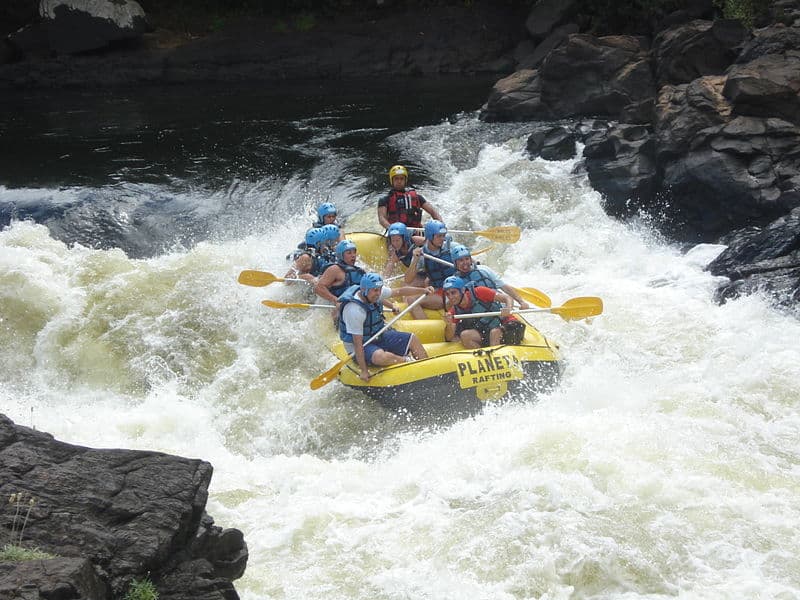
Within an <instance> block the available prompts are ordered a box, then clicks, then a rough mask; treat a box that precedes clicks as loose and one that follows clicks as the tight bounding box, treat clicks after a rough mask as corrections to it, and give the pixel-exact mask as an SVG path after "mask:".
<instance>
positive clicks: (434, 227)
mask: <svg viewBox="0 0 800 600" xmlns="http://www.w3.org/2000/svg"><path fill="white" fill-rule="evenodd" d="M438 233H447V226H446V225H445V224H444V223H442V222H441V221H437V220H436V219H431V220H430V221H428V222H427V223H425V239H426V240H432V239H433V236H435V235H436V234H438Z"/></svg>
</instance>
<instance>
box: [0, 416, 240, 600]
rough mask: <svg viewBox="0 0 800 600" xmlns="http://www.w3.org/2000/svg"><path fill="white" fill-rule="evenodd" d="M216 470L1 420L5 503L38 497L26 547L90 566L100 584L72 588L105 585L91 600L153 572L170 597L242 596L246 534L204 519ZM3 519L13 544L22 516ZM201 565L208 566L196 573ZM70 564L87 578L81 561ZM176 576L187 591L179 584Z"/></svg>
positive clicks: (0, 493) (0, 494)
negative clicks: (68, 439)
mask: <svg viewBox="0 0 800 600" xmlns="http://www.w3.org/2000/svg"><path fill="white" fill-rule="evenodd" d="M211 472H212V468H211V465H209V464H208V463H206V462H204V461H201V460H193V459H186V458H181V457H177V456H169V455H166V454H160V453H156V452H141V451H132V450H95V449H91V448H84V447H81V446H73V445H70V444H65V443H62V442H58V441H56V440H54V439H53V437H52V436H50V435H48V434H45V433H39V432H36V431H33V430H31V429H28V428H25V427H19V426H16V425H14V424H13V423H12V422H11V421H10V420H9V419H8V418H6V417H5V416H3V415H0V498H4V499H5V498H8V497H9V496H10V495H11V494H14V493H19V492H22V493H24V497H25V499H26V501H27V499H29V498H34V499H35V500H36V503H35V505H34V506H33V508H32V510H31V512H30V515H29V518H28V521H27V523H26V527H25V531H24V540H23V543H24V545H27V546H30V547H38V548H39V549H41V550H43V551H46V552H50V553H52V554H55V555H57V556H58V557H60V558H61V559H74V560H78V561H87V560H88V561H89V562H90V563H91V566H92V570H93V572H94V573H95V574H96V576H97V578H98V581H99V582H100V583H99V584H98V583H97V582H94V580H92V579H91V578H89V579H85V580H84V578H83V575H80V577H79V576H78V575H76V576H75V577H73V578H71V579H69V580H66V581H64V583H66V584H69V585H70V586H72V588H73V589H74V590H80V589H82V588H85V587H86V586H88V585H92V586H96V585H100V584H102V586H105V587H107V588H108V590H109V592H108V595H87V596H85V597H88V598H98V599H100V598H111V597H112V596H113V597H118V596H121V595H122V594H123V593H124V591H125V589H126V588H127V586H128V585H129V583H130V581H131V580H132V579H134V578H137V579H142V578H144V577H145V575H146V574H147V573H148V572H149V573H150V577H151V579H152V581H153V582H154V583H155V584H156V586H157V587H158V589H159V592H161V594H162V597H171V598H187V600H188V598H192V597H200V596H192V595H191V593H189V592H185V591H184V590H200V589H202V590H206V591H205V592H204V594H205V595H203V596H202V597H204V598H208V599H209V600H212V599H217V600H220V599H222V598H234V597H236V592H235V591H234V589H233V586H232V584H231V582H230V580H231V579H234V578H236V577H239V576H240V575H241V574H242V572H243V571H244V566H245V563H246V556H247V550H246V545H245V544H244V540H243V539H242V538H241V535H240V534H238V533H231V532H230V531H231V530H224V531H223V530H221V529H219V528H218V527H213V522H212V521H211V520H210V518H208V517H207V516H205V517H204V507H205V503H206V499H207V496H208V483H209V481H210V479H211ZM0 519H2V521H1V522H2V524H3V527H2V528H0V538H2V536H3V532H5V533H6V541H7V539H8V537H7V534H8V532H10V531H11V529H12V528H13V526H14V524H13V514H9V513H8V511H4V513H2V514H0ZM18 527H19V524H17V528H18ZM0 542H3V540H2V539H0ZM195 563H202V564H203V568H202V569H201V570H200V571H198V569H197V568H195V567H194V566H192V567H189V566H187V565H194V564H195ZM20 564H22V563H20ZM69 564H70V565H74V567H69V568H73V570H74V572H75V573H78V574H80V573H84V571H85V569H84V568H83V567H80V568H78V563H69ZM16 568H22V567H19V565H17V566H16V567H15V569H14V573H11V572H5V573H4V574H3V579H2V581H6V580H7V578H11V577H22V576H23V575H19V573H17V572H16ZM64 568H67V566H64ZM43 572H44V573H47V574H49V573H50V571H49V570H48V568H44V569H43ZM198 572H202V579H203V581H195V582H192V581H190V578H189V576H188V575H187V573H198ZM176 574H180V577H178V575H176ZM176 577H178V578H179V580H180V584H181V586H183V587H182V588H180V589H173V588H171V587H170V583H169V582H170V581H173V580H174V579H175V578H176ZM61 581H62V580H61V579H58V578H56V579H53V578H50V577H48V578H46V579H43V580H41V582H40V583H38V584H37V585H38V589H39V592H40V593H41V594H42V595H43V596H44V590H46V589H50V588H52V587H53V586H55V585H56V584H58V585H60V584H61V583H60V582H61ZM87 582H88V583H87ZM48 586H49V587H48ZM65 589H66V588H65ZM46 597H49V596H46ZM64 597H72V596H64ZM74 597H78V596H74ZM81 597H83V596H81Z"/></svg>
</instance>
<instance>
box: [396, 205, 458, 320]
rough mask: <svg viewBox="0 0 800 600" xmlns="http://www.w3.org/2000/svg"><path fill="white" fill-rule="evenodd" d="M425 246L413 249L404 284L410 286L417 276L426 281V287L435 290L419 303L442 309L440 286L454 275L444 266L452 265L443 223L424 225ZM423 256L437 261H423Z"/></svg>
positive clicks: (453, 269)
mask: <svg viewBox="0 0 800 600" xmlns="http://www.w3.org/2000/svg"><path fill="white" fill-rule="evenodd" d="M424 233H425V244H424V245H423V246H422V247H421V248H415V249H414V251H413V253H412V257H411V264H410V265H409V268H408V270H407V271H406V276H405V282H406V283H407V284H411V283H412V282H414V280H415V279H416V278H417V277H418V276H423V277H425V278H426V279H427V285H430V286H433V288H434V289H435V290H436V293H435V294H434V295H431V296H428V297H427V298H425V300H423V301H422V302H421V303H420V306H422V307H423V308H434V309H437V308H444V292H443V291H442V284H443V283H444V280H445V279H446V278H447V277H449V276H450V275H454V274H455V268H454V267H452V266H449V265H446V264H442V262H439V261H444V262H447V263H450V264H452V262H453V260H452V258H451V256H450V242H449V241H448V236H447V227H446V226H445V224H444V223H442V222H441V221H437V220H430V221H428V222H427V223H425V228H424ZM425 256H431V257H433V258H437V259H439V260H436V261H435V260H425Z"/></svg>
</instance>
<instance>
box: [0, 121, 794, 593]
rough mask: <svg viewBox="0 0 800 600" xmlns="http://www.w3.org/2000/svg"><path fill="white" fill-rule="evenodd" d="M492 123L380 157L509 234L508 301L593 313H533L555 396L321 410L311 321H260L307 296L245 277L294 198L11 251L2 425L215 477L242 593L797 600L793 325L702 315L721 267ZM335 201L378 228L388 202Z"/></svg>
mask: <svg viewBox="0 0 800 600" xmlns="http://www.w3.org/2000/svg"><path fill="white" fill-rule="evenodd" d="M481 127H483V128H486V127H488V126H486V125H483V124H479V123H478V121H477V120H476V119H475V118H474V117H473V116H466V117H463V118H461V119H459V120H458V121H457V122H455V123H443V124H440V125H435V126H430V127H422V128H418V129H414V130H412V131H408V132H406V133H403V134H400V135H397V136H395V137H394V138H393V139H392V143H393V144H395V145H396V147H397V148H398V150H399V151H400V152H402V153H403V154H404V156H406V157H407V160H408V161H409V162H414V163H416V164H423V165H425V168H426V170H427V171H428V172H429V173H432V174H434V175H435V177H434V178H435V183H434V184H433V185H430V186H427V187H425V188H421V189H420V191H421V192H422V193H423V194H424V195H425V196H426V197H427V198H428V199H429V200H431V201H432V202H434V203H435V204H436V205H437V206H438V207H439V208H440V209H441V211H442V213H443V214H444V215H446V218H447V221H448V224H449V225H450V226H451V227H452V228H458V229H480V228H487V227H491V226H495V225H505V224H517V225H519V226H520V227H522V230H523V235H522V239H521V241H520V242H519V243H518V244H516V245H513V246H498V247H497V248H496V249H495V250H493V251H492V252H491V253H490V254H489V258H488V259H487V260H486V262H487V263H488V264H490V265H492V266H494V267H495V268H496V270H498V271H499V272H501V273H503V274H504V275H505V278H506V279H507V280H508V281H509V282H511V283H514V284H516V285H520V286H533V287H536V288H537V289H540V290H543V291H545V292H546V293H548V294H549V295H550V296H551V297H552V298H553V301H554V303H555V304H559V303H561V302H563V301H564V300H567V299H569V298H571V297H575V296H583V295H597V296H600V297H602V298H603V301H604V305H605V311H604V314H603V315H601V316H599V317H596V318H594V319H593V320H592V322H591V323H586V322H566V321H563V320H561V319H559V318H558V317H557V316H554V315H537V318H536V319H535V320H534V322H535V323H536V325H537V326H538V327H539V328H540V329H541V330H542V331H543V332H544V333H545V334H546V335H547V336H548V337H550V338H552V339H553V340H555V341H557V342H558V343H559V344H560V346H561V349H562V352H563V354H564V357H565V359H566V360H567V369H566V372H565V374H564V378H563V381H562V383H561V385H560V386H559V387H558V388H557V389H556V390H555V391H553V392H552V393H550V394H549V395H545V396H542V397H540V398H539V399H538V401H536V402H520V403H512V404H508V405H505V406H500V407H491V408H489V409H488V410H486V411H485V413H484V414H482V415H479V416H477V417H475V418H470V419H466V420H462V421H459V422H456V423H455V424H451V425H447V426H446V427H439V426H437V424H435V423H407V422H406V421H404V420H403V419H399V418H396V417H393V416H392V415H390V414H388V413H387V412H385V411H384V410H383V409H381V408H380V407H378V406H377V405H376V404H375V403H374V402H372V401H370V400H368V399H366V398H364V397H362V396H360V395H359V394H356V393H354V392H351V391H349V390H347V389H346V388H344V387H342V386H341V385H340V384H339V383H338V382H334V383H332V384H330V385H328V386H326V387H324V388H322V389H321V390H319V391H316V392H312V391H311V390H310V389H309V381H310V380H311V379H312V378H313V377H315V376H316V375H318V374H319V373H321V372H322V371H324V370H325V369H326V368H328V367H329V366H331V365H332V364H333V363H334V362H335V360H334V358H333V356H332V355H331V354H330V353H329V352H328V351H327V350H326V349H324V348H321V347H320V346H319V344H318V340H317V339H316V338H315V333H314V322H315V319H316V316H315V315H314V314H311V313H310V312H303V311H298V312H287V311H276V310H272V311H271V310H270V309H267V308H265V307H264V306H262V305H261V304H260V300H261V299H263V298H274V299H281V300H286V299H287V298H297V297H299V292H298V291H297V290H287V289H286V288H284V287H282V286H281V285H280V284H273V285H272V286H269V287H267V288H261V289H256V288H252V287H245V286H241V285H238V284H237V283H236V277H237V275H238V273H239V271H241V270H242V269H248V268H256V269H261V270H264V271H270V272H273V273H276V274H279V275H283V273H284V272H285V269H286V264H285V261H284V256H285V255H286V253H287V252H288V251H289V249H290V247H292V246H293V245H294V244H296V243H297V242H298V241H300V239H301V238H302V235H303V232H304V230H305V228H306V227H307V226H308V224H309V221H310V216H309V215H310V207H311V206H312V205H313V202H314V199H313V198H310V197H304V196H303V193H304V192H303V189H304V188H303V186H301V185H295V184H294V183H292V182H290V183H288V184H286V185H285V186H284V187H283V190H282V191H283V193H284V194H285V195H286V201H285V202H283V203H282V204H281V205H280V207H279V210H278V211H277V212H276V213H275V215H274V221H273V222H270V223H258V224H257V226H254V227H253V229H252V230H251V231H250V232H249V233H248V232H247V231H246V228H245V231H243V232H242V234H241V235H237V236H231V237H229V238H227V239H225V238H224V237H220V241H216V242H212V241H209V242H202V243H200V244H197V245H196V246H194V247H192V248H191V249H189V250H186V249H180V248H179V249H175V250H174V251H172V252H170V253H166V254H161V255H159V256H156V257H154V258H148V259H142V260H133V259H131V258H129V257H127V256H126V255H125V254H124V253H123V252H121V251H119V250H95V249H90V248H87V247H82V246H74V247H68V246H66V245H64V244H63V243H61V242H59V241H55V240H54V239H53V238H52V237H51V236H50V235H49V233H48V230H47V229H46V228H45V227H44V226H39V225H33V224H31V223H26V222H15V223H13V224H12V225H11V226H10V227H9V228H7V229H5V230H3V231H2V232H0V312H1V314H0V341H1V342H2V344H1V345H0V353H1V354H0V365H2V369H0V371H2V375H1V376H0V377H2V386H0V407H2V412H3V413H5V414H7V415H8V416H9V417H10V418H12V419H13V420H15V421H16V422H17V423H19V424H21V425H27V426H33V427H35V428H37V429H39V430H43V431H47V432H50V433H52V434H53V435H54V436H55V437H56V438H58V439H61V440H64V441H67V442H71V443H77V444H82V445H88V446H95V447H125V448H137V449H150V450H158V451H164V452H169V453H174V454H179V455H183V456H189V457H199V458H203V459H205V460H208V461H209V462H211V463H212V464H213V465H214V469H215V471H214V478H213V480H212V488H211V493H210V498H209V505H208V508H207V510H208V512H209V514H211V515H212V516H213V517H214V518H215V520H216V523H217V524H218V525H220V526H222V527H237V528H240V529H241V530H243V532H244V535H245V539H246V541H247V543H248V545H249V550H250V561H249V564H248V567H247V571H246V573H245V575H244V577H243V578H242V579H241V580H239V581H237V582H236V587H237V590H238V591H239V593H240V594H241V596H242V598H243V599H245V600H266V599H287V600H288V599H291V600H303V599H308V600H311V599H315V600H316V599H322V598H324V599H326V600H345V599H347V600H355V599H358V600H376V599H384V600H401V599H414V600H418V599H431V600H464V599H471V600H478V599H480V600H523V599H525V600H528V599H537V600H567V599H570V600H577V599H593V600H595V599H597V600H599V599H645V598H646V599H657V598H673V597H679V598H692V599H695V598H698V599H731V600H733V599H736V600H738V599H741V598H748V599H751V598H760V599H765V600H766V599H782V600H791V599H797V598H800V554H798V548H800V416H798V393H797V386H798V381H800V346H798V343H797V340H798V339H800V322H798V321H797V320H796V319H795V318H793V317H791V316H787V315H785V314H782V313H780V312H778V311H776V310H774V309H773V308H771V307H770V305H769V303H768V302H767V301H766V300H765V299H763V298H761V297H757V296H753V297H747V298H743V299H739V300H735V301H732V302H729V303H727V304H725V305H722V306H719V305H717V304H715V303H714V302H713V301H712V296H713V290H714V288H715V280H714V278H713V277H711V276H710V275H708V274H707V273H704V272H703V266H704V265H705V264H706V263H707V262H708V261H709V260H711V258H713V257H714V256H715V255H716V254H717V253H718V252H719V251H720V250H721V247H717V246H699V247H696V248H694V249H691V250H689V251H688V252H685V251H682V250H681V249H679V248H678V247H676V246H673V245H670V244H669V243H666V242H665V241H664V240H663V239H661V238H660V237H659V236H658V235H657V234H655V233H654V230H653V229H652V228H651V227H650V226H649V225H648V224H647V222H645V221H636V222H631V223H622V222H619V221H616V220H614V219H611V218H609V217H608V216H606V215H605V214H604V212H603V210H602V207H601V201H600V197H599V195H598V194H597V193H595V192H593V191H592V190H591V188H590V186H589V184H588V182H587V179H586V177H585V175H584V174H582V172H580V170H578V171H577V172H576V171H575V166H576V164H578V163H577V161H566V162H554V163H549V162H545V161H541V160H535V161H530V160H528V159H527V158H526V157H525V156H524V145H525V136H521V137H514V136H506V137H508V138H509V139H497V140H494V141H492V142H485V141H484V142H483V143H480V144H478V143H474V142H470V141H469V140H472V139H473V138H472V137H470V136H469V135H467V134H468V133H469V132H470V131H471V130H474V129H479V128H481ZM507 131H511V130H507ZM498 137H502V136H498ZM319 171H320V181H322V180H323V178H324V177H325V169H324V168H322V167H321V168H320V169H319ZM412 177H413V174H412ZM320 185H321V184H320ZM0 191H1V190H0ZM260 191H262V188H260V187H259V186H258V184H255V185H254V186H253V187H252V188H250V189H248V187H247V185H244V184H241V185H238V186H236V189H233V190H229V191H228V192H227V193H228V194H229V195H230V194H234V195H236V194H240V195H241V197H242V198H243V199H245V198H249V197H251V196H252V195H253V194H256V195H257V193H260ZM273 191H274V190H273ZM53 193H54V194H59V193H64V194H69V193H70V192H69V191H63V192H59V191H57V190H56V191H54V192H53ZM187 193H189V192H187ZM333 200H334V201H335V202H341V203H343V204H345V205H346V204H347V203H350V204H351V205H352V204H355V203H357V202H356V200H358V201H361V200H363V203H364V206H365V207H367V206H368V207H369V209H368V212H367V213H365V214H367V215H368V216H364V215H365V214H361V215H359V216H357V217H354V218H353V220H352V222H353V223H359V222H367V221H370V222H371V219H372V215H373V213H374V203H375V202H376V198H363V199H352V198H350V199H346V200H345V199H344V198H337V197H335V196H334V197H333ZM297 206H301V207H302V209H300V210H298V209H297V208H296V207H297ZM298 213H302V214H298ZM465 241H468V242H470V243H472V242H474V241H475V240H474V238H465Z"/></svg>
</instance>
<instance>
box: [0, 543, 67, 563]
mask: <svg viewBox="0 0 800 600" xmlns="http://www.w3.org/2000/svg"><path fill="white" fill-rule="evenodd" d="M55 557H56V556H55V554H50V553H49V552H45V551H44V550H39V548H23V547H22V546H17V545H14V544H6V545H5V546H3V549H2V550H0V562H23V561H26V560H42V559H47V558H55Z"/></svg>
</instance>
